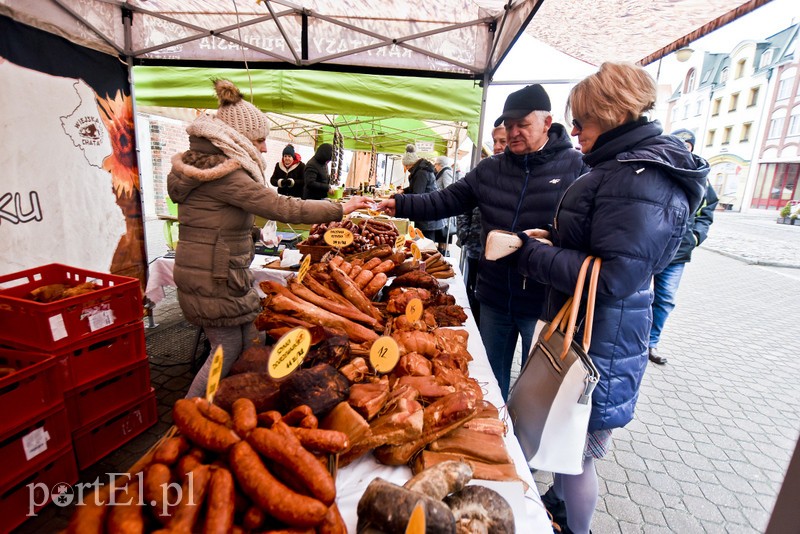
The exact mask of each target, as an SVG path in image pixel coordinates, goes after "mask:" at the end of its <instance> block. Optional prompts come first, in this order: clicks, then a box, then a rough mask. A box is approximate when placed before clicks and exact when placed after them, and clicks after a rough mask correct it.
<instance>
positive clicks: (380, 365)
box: [369, 336, 400, 373]
mask: <svg viewBox="0 0 800 534" xmlns="http://www.w3.org/2000/svg"><path fill="white" fill-rule="evenodd" d="M399 360H400V347H398V346H397V341H395V340H394V338H392V337H390V336H381V337H379V338H378V339H376V340H375V343H373V344H372V348H370V349H369V363H371V364H372V368H373V369H375V370H376V371H377V372H379V373H390V372H391V371H392V369H394V367H395V365H397V362H398V361H399Z"/></svg>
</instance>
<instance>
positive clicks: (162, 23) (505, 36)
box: [0, 0, 543, 78]
mask: <svg viewBox="0 0 800 534" xmlns="http://www.w3.org/2000/svg"><path fill="white" fill-rule="evenodd" d="M542 1H543V0H436V1H435V2H412V1H397V2H391V1H386V0H297V1H291V0H263V1H262V0H258V1H257V0H127V1H122V0H91V1H86V0H37V1H36V2H30V1H28V0H0V13H5V14H7V15H9V16H11V17H12V18H15V19H17V20H20V21H22V22H25V23H26V24H29V25H32V26H35V27H38V28H40V29H44V30H47V31H50V32H53V33H56V34H59V35H62V36H64V37H66V38H68V39H70V40H71V41H74V42H77V43H78V44H81V45H83V46H87V47H89V48H94V49H97V50H101V51H105V52H108V53H113V54H119V55H121V56H126V57H131V58H133V59H134V62H147V64H155V63H164V64H167V63H169V62H175V61H201V62H202V61H213V62H216V63H219V62H235V63H237V64H240V63H242V62H244V61H246V62H249V63H261V64H262V66H263V64H270V63H272V64H279V65H280V66H281V67H282V68H285V67H287V64H289V65H294V66H298V67H310V66H319V65H323V64H328V65H331V66H332V67H336V68H337V69H338V70H348V67H349V68H356V69H357V68H361V69H367V70H372V71H374V70H375V69H402V70H409V71H424V72H431V73H445V74H447V75H456V76H460V77H472V78H482V77H483V73H485V72H489V73H491V72H494V70H495V69H496V68H497V65H498V64H499V63H500V61H501V60H502V58H503V57H504V55H505V54H506V53H507V51H508V49H509V48H510V47H511V45H512V44H513V43H514V41H515V39H516V38H517V37H518V35H519V33H521V32H522V30H523V29H524V27H525V24H526V23H527V22H528V20H529V19H530V17H531V16H532V14H533V12H534V10H535V8H536V7H537V6H538V5H539V4H540V3H541V2H542Z"/></svg>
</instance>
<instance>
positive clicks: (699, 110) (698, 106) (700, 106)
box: [694, 100, 703, 115]
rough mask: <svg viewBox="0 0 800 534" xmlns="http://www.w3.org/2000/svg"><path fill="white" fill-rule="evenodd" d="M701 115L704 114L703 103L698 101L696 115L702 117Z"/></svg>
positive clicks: (695, 109)
mask: <svg viewBox="0 0 800 534" xmlns="http://www.w3.org/2000/svg"><path fill="white" fill-rule="evenodd" d="M701 113H703V101H702V100H698V101H697V105H696V107H695V108H694V114H695V115H700V114H701Z"/></svg>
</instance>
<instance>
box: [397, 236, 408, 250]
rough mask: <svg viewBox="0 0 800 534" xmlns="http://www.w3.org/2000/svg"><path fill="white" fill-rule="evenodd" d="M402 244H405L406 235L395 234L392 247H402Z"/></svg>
mask: <svg viewBox="0 0 800 534" xmlns="http://www.w3.org/2000/svg"><path fill="white" fill-rule="evenodd" d="M404 246H406V236H404V235H399V236H397V239H395V240H394V248H403V247H404Z"/></svg>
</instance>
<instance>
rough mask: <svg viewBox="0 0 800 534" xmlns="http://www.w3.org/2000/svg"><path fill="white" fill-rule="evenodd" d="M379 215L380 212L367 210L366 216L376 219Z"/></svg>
mask: <svg viewBox="0 0 800 534" xmlns="http://www.w3.org/2000/svg"><path fill="white" fill-rule="evenodd" d="M380 214H381V212H379V211H378V210H371V209H367V215H369V216H370V217H377V216H378V215H380Z"/></svg>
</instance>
